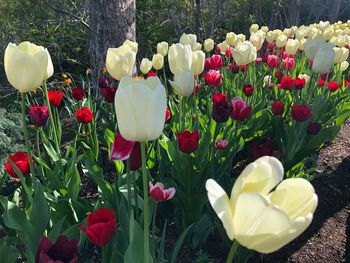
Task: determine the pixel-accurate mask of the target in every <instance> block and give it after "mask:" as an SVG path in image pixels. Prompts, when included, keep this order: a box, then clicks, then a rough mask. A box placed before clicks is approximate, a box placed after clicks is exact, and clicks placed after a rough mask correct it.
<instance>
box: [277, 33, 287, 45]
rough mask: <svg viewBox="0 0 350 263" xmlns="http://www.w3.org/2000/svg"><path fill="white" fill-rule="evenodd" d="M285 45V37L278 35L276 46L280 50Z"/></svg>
mask: <svg viewBox="0 0 350 263" xmlns="http://www.w3.org/2000/svg"><path fill="white" fill-rule="evenodd" d="M286 43H287V37H286V36H285V35H282V34H281V35H279V36H278V37H277V39H276V46H277V47H279V48H281V47H284V46H285V45H286Z"/></svg>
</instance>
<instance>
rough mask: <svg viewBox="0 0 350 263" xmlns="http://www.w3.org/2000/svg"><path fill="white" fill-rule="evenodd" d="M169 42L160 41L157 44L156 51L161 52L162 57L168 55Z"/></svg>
mask: <svg viewBox="0 0 350 263" xmlns="http://www.w3.org/2000/svg"><path fill="white" fill-rule="evenodd" d="M168 50H169V44H168V42H165V41H162V42H159V43H158V44H157V53H158V54H161V55H162V56H163V57H165V56H166V55H168Z"/></svg>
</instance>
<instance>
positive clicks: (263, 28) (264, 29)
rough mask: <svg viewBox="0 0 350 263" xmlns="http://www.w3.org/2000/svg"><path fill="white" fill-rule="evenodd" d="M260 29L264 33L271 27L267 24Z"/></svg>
mask: <svg viewBox="0 0 350 263" xmlns="http://www.w3.org/2000/svg"><path fill="white" fill-rule="evenodd" d="M260 30H261V31H262V32H264V33H267V32H268V31H269V28H268V27H267V26H262V27H261V28H260Z"/></svg>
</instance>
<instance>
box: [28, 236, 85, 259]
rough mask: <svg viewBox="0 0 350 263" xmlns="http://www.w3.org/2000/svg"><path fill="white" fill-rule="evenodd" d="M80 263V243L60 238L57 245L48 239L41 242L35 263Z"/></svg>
mask: <svg viewBox="0 0 350 263" xmlns="http://www.w3.org/2000/svg"><path fill="white" fill-rule="evenodd" d="M53 262H55V263H78V241H77V240H76V239H72V240H68V239H67V237H65V236H59V237H58V238H57V239H56V242H55V244H52V243H51V241H50V240H49V239H48V238H47V237H43V238H42V239H41V240H40V243H39V247H38V250H37V252H36V256H35V263H53Z"/></svg>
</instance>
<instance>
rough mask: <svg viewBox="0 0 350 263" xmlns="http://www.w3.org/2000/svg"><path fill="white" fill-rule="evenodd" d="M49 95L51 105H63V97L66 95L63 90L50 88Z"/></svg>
mask: <svg viewBox="0 0 350 263" xmlns="http://www.w3.org/2000/svg"><path fill="white" fill-rule="evenodd" d="M47 95H48V97H49V102H50V105H52V106H55V107H59V106H61V102H62V98H63V96H64V93H63V92H61V91H56V90H54V91H51V90H48V91H47Z"/></svg>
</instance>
